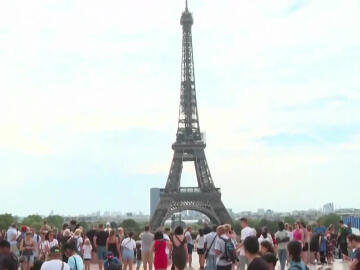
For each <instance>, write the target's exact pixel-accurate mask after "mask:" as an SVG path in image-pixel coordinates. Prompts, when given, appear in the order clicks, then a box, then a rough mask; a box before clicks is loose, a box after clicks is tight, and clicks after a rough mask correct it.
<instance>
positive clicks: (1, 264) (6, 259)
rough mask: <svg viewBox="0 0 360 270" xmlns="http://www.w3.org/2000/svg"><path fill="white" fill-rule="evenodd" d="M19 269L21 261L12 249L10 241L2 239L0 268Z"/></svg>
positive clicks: (0, 244)
mask: <svg viewBox="0 0 360 270" xmlns="http://www.w3.org/2000/svg"><path fill="white" fill-rule="evenodd" d="M3 268H4V269H8V270H18V268H19V262H18V258H17V256H16V255H15V254H14V253H13V252H12V251H11V245H10V243H9V242H8V241H6V240H2V241H0V269H3Z"/></svg>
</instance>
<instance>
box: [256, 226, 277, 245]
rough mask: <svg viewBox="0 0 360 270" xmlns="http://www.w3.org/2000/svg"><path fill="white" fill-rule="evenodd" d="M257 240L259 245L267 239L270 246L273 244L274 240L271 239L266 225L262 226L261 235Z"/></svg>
mask: <svg viewBox="0 0 360 270" xmlns="http://www.w3.org/2000/svg"><path fill="white" fill-rule="evenodd" d="M258 241H259V245H260V244H261V243H262V242H263V241H268V242H269V243H270V244H271V246H273V245H274V241H273V239H272V237H271V234H270V233H269V229H268V227H263V228H262V231H261V235H260V237H259V239H258Z"/></svg>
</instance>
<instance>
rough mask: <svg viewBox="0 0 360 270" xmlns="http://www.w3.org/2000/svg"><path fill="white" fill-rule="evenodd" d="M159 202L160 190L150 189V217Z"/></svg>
mask: <svg viewBox="0 0 360 270" xmlns="http://www.w3.org/2000/svg"><path fill="white" fill-rule="evenodd" d="M159 201H160V188H152V189H150V217H151V216H152V215H153V214H154V213H155V210H156V207H157V205H158V203H159Z"/></svg>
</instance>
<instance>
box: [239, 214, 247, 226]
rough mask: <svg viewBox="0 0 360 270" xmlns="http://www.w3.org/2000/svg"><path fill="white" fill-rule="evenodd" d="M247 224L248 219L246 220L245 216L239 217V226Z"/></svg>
mask: <svg viewBox="0 0 360 270" xmlns="http://www.w3.org/2000/svg"><path fill="white" fill-rule="evenodd" d="M247 224H248V221H247V218H245V217H243V218H240V226H241V228H245V227H246V226H247Z"/></svg>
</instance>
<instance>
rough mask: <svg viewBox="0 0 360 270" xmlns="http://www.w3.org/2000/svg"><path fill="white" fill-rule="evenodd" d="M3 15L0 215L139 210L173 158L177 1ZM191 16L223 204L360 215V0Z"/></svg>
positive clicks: (37, 6) (193, 7) (235, 7)
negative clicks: (333, 208) (353, 210)
mask: <svg viewBox="0 0 360 270" xmlns="http://www.w3.org/2000/svg"><path fill="white" fill-rule="evenodd" d="M3 5H4V8H3V9H1V10H0V25H1V26H0V40H1V42H0V59H1V60H2V61H0V74H3V78H2V80H1V81H0V92H1V96H2V98H1V100H0V131H1V132H0V160H1V161H2V162H1V163H0V183H1V186H2V187H3V188H4V189H5V190H6V191H7V192H6V193H5V194H3V195H2V198H1V199H0V205H1V206H2V208H1V212H11V213H14V214H19V215H22V213H25V215H26V213H27V214H32V213H34V212H36V211H38V213H39V214H47V213H49V212H50V211H51V210H54V212H55V213H60V214H67V213H68V214H71V213H73V214H78V213H88V212H92V210H88V209H94V210H95V211H97V210H101V211H102V212H103V211H113V210H119V211H122V212H128V211H130V209H131V210H133V211H136V212H138V211H140V210H142V211H143V212H148V211H149V210H148V209H149V201H150V196H149V194H150V188H151V187H160V188H163V187H164V186H165V183H166V180H167V176H168V172H169V168H170V162H171V157H172V154H173V152H172V150H171V144H172V143H173V142H174V141H175V134H176V127H177V120H178V119H177V117H178V108H179V91H180V62H181V26H180V23H179V20H180V16H181V12H182V11H183V10H184V1H172V2H170V3H169V2H168V1H165V0H160V1H156V2H151V3H148V2H144V3H143V1H140V0H135V1H132V2H126V1H112V0H111V1H107V2H106V3H105V4H103V5H100V4H99V3H98V2H96V1H82V0H80V1H76V2H73V1H62V2H61V3H60V2H56V1H52V2H47V1H35V2H32V3H27V2H24V3H23V2H22V1H11V2H9V3H4V4H3ZM139 6H141V7H142V8H140V9H139V8H138V7H139ZM120 10H121V11H123V12H119V11H120ZM189 10H190V11H191V12H192V13H193V16H194V25H193V45H194V61H195V76H196V88H197V101H198V109H199V119H200V127H201V130H202V132H206V140H207V148H206V150H205V151H206V155H207V160H208V162H209V167H210V171H211V174H212V176H213V178H214V182H215V185H216V186H217V187H220V188H221V190H222V200H223V202H224V204H225V206H226V208H232V209H233V210H234V211H236V212H240V211H243V210H254V211H255V210H256V209H258V208H265V209H268V208H269V209H274V210H277V211H283V210H286V209H287V210H290V209H308V208H320V207H321V206H322V205H323V204H325V203H327V202H329V201H333V202H334V204H335V205H340V206H342V207H355V205H359V204H360V198H359V197H358V196H357V193H356V188H351V187H356V186H359V184H358V180H359V176H360V168H359V167H360V166H359V164H360V118H359V116H358V115H360V88H359V85H360V84H359V83H360V77H359V76H358V74H359V72H360V61H359V60H360V50H359V49H360V36H359V35H357V34H356V33H357V31H358V29H359V27H360V18H359V17H358V16H357V14H359V11H360V3H359V2H358V1H355V0H354V1H347V2H346V3H340V1H323V0H321V1H309V0H302V1H299V0H298V1H287V0H281V1H278V2H276V3H271V4H270V3H268V2H266V1H265V0H262V1H260V0H256V1H252V2H251V3H248V2H247V1H235V0H233V1H226V2H225V3H222V4H221V5H219V4H218V2H217V1H215V0H212V1H195V0H194V1H189ZM165 101H167V102H165ZM184 165H185V166H184V170H183V177H182V185H183V186H193V185H194V184H195V181H196V180H195V171H194V169H193V165H192V164H184ZM344 179H345V180H346V181H347V182H345V183H344V182H343V181H344ZM110 183H111V184H110ZM250 183H251V184H252V185H251V184H250ZM129 184H130V185H129ZM339 189H340V190H341V189H343V191H342V192H339ZM99 198H103V200H100V199H99ZM109 198H111V199H109ZM294 198H295V200H294ZM309 198H311V199H310V200H309ZM98 208H100V209H98ZM7 209H8V210H7ZM35 209H36V211H34V210H35Z"/></svg>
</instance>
